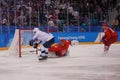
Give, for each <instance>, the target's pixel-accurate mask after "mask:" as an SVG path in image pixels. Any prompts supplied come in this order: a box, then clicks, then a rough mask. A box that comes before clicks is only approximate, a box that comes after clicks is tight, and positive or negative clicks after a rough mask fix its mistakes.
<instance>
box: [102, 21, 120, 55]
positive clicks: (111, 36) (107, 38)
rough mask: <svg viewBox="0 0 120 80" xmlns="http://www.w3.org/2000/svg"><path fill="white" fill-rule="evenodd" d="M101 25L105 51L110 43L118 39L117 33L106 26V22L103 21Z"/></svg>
mask: <svg viewBox="0 0 120 80" xmlns="http://www.w3.org/2000/svg"><path fill="white" fill-rule="evenodd" d="M102 27H103V29H104V36H103V37H102V42H103V44H104V52H105V53H107V52H108V50H109V48H110V45H111V44H112V43H114V42H117V41H118V33H117V32H116V31H115V30H113V29H112V28H110V27H108V25H107V23H103V24H102Z"/></svg>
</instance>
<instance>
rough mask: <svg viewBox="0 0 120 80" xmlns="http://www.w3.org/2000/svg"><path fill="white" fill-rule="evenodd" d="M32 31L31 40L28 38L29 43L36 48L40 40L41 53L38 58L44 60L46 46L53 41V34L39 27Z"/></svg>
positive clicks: (45, 57)
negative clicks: (41, 44)
mask: <svg viewBox="0 0 120 80" xmlns="http://www.w3.org/2000/svg"><path fill="white" fill-rule="evenodd" d="M33 33H34V36H33V38H32V40H30V42H29V45H30V46H33V47H34V48H37V47H38V44H39V43H41V42H42V43H43V46H41V49H40V51H41V54H40V55H39V57H38V59H39V60H45V59H47V58H48V48H49V47H50V46H51V45H52V44H53V43H54V36H53V35H52V34H51V33H46V32H43V31H41V30H39V28H34V29H33Z"/></svg>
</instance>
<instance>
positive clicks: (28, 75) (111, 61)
mask: <svg viewBox="0 0 120 80" xmlns="http://www.w3.org/2000/svg"><path fill="white" fill-rule="evenodd" d="M69 51H70V53H69V55H68V56H66V57H62V58H48V59H47V60H45V61H38V60H37V55H36V54H31V55H24V56H22V58H19V57H15V56H8V55H7V56H6V54H7V53H6V52H5V51H0V54H2V55H0V80H120V44H113V45H112V46H111V47H110V51H109V52H108V53H107V54H104V53H103V44H89V45H88V44H86V45H83V44H80V45H76V46H70V48H69ZM3 54H4V55H3Z"/></svg>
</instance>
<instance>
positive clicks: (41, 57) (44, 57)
mask: <svg viewBox="0 0 120 80" xmlns="http://www.w3.org/2000/svg"><path fill="white" fill-rule="evenodd" d="M47 58H48V57H47V56H40V57H39V58H38V60H46V59H47Z"/></svg>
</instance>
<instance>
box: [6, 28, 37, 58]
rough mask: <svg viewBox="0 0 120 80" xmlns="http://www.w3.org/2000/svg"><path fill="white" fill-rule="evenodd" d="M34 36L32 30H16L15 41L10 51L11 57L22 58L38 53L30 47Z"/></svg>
mask: <svg viewBox="0 0 120 80" xmlns="http://www.w3.org/2000/svg"><path fill="white" fill-rule="evenodd" d="M32 36H33V32H32V30H19V29H16V31H15V34H14V37H13V40H12V42H11V45H10V47H9V49H8V53H9V55H14V56H21V55H25V54H33V53H36V50H35V49H34V48H33V47H31V46H29V41H30V40H31V39H32Z"/></svg>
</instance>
